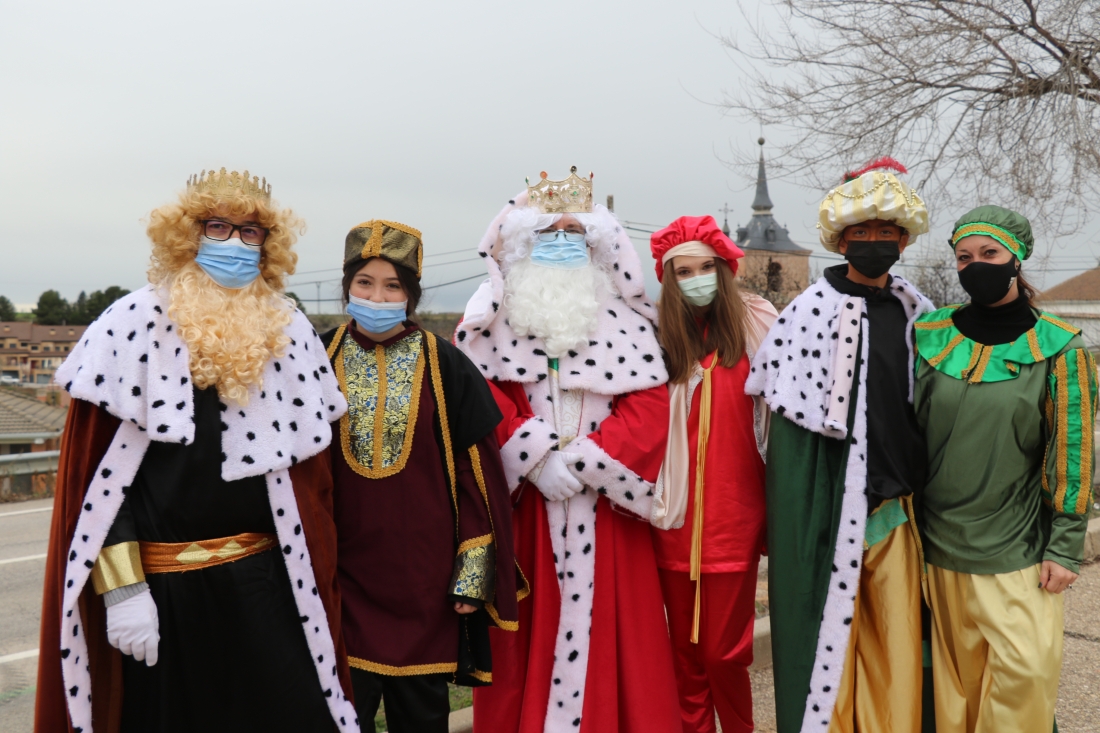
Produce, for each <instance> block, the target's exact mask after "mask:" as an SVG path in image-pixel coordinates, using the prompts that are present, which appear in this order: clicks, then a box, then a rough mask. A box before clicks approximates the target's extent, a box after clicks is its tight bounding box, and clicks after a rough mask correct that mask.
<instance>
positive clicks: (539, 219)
mask: <svg viewBox="0 0 1100 733" xmlns="http://www.w3.org/2000/svg"><path fill="white" fill-rule="evenodd" d="M572 216H575V217H576V218H577V221H579V222H580V223H581V225H582V226H584V230H585V235H584V241H585V242H586V243H587V244H588V258H589V260H590V261H591V262H592V263H594V264H595V265H596V266H597V267H599V268H600V270H602V271H603V272H604V273H606V274H607V275H610V274H611V272H612V270H613V269H614V267H615V263H616V261H617V260H618V253H617V252H616V251H615V243H616V241H617V239H618V229H619V222H618V221H617V220H616V219H615V215H614V214H612V213H611V212H610V211H608V210H607V209H606V208H605V207H603V206H595V207H593V210H592V212H591V213H588V214H573V215H572ZM561 217H562V214H542V213H539V211H538V209H536V208H534V207H532V206H524V207H522V208H518V209H516V210H515V211H512V212H510V213H509V214H508V216H507V217H505V219H504V224H503V226H501V230H500V235H501V240H502V242H503V244H504V248H503V251H502V253H501V258H500V269H501V272H502V273H503V274H504V275H505V276H507V275H508V271H509V270H510V269H511V268H512V267H513V266H514V265H515V264H516V263H517V262H521V261H523V260H526V259H528V258H529V257H530V256H531V250H532V249H533V248H534V246H535V234H536V232H539V231H541V230H543V229H545V228H547V227H548V226H550V225H551V224H553V223H554V222H556V221H558V220H560V219H561ZM608 282H609V283H610V278H609V279H608Z"/></svg>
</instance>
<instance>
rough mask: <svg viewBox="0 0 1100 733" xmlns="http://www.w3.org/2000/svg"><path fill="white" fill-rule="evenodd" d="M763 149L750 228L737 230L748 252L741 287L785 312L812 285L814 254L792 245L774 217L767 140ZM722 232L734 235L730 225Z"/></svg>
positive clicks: (742, 269)
mask: <svg viewBox="0 0 1100 733" xmlns="http://www.w3.org/2000/svg"><path fill="white" fill-rule="evenodd" d="M757 143H758V144H759V145H760V166H759V168H758V169H757V174H756V198H754V199H753V202H752V218H750V219H749V223H748V225H747V226H743V227H742V226H739V227H737V233H736V237H735V241H736V242H737V246H738V247H740V248H741V249H742V250H744V252H745V258H744V259H743V260H741V266H740V269H739V271H738V278H739V280H740V285H741V286H742V287H744V288H747V289H748V290H751V291H753V292H755V293H757V294H759V295H761V296H763V297H764V298H767V299H768V300H770V301H771V302H772V304H773V305H775V307H776V308H777V309H782V308H783V307H784V306H785V305H787V303H789V302H791V301H792V300H794V297H795V296H796V295H798V294H799V293H801V292H802V291H803V290H805V289H806V287H807V286H808V285H809V284H810V250H808V249H806V248H805V247H800V246H798V245H797V244H795V243H794V242H792V241H791V237H790V234H789V233H788V231H787V227H784V226H780V225H779V223H778V222H777V221H776V220H775V217H774V216H772V200H771V197H770V196H769V195H768V177H767V173H766V172H765V170H764V138H760V139H759V140H757ZM722 231H724V232H725V233H726V234H727V236H728V235H729V233H730V229H729V222H728V221H727V222H726V223H724V224H723V226H722Z"/></svg>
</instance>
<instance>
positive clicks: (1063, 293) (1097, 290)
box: [1042, 267, 1100, 301]
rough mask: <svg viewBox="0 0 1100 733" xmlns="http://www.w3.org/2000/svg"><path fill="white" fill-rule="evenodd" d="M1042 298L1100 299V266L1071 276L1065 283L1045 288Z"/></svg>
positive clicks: (1046, 299)
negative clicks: (1048, 288)
mask: <svg viewBox="0 0 1100 733" xmlns="http://www.w3.org/2000/svg"><path fill="white" fill-rule="evenodd" d="M1042 300H1044V301H1055V300H1093V301H1100V267H1097V268H1094V269H1092V270H1086V271H1085V272H1082V273H1081V274H1080V275H1077V276H1076V277H1071V278H1070V279H1069V280H1066V281H1065V282H1064V283H1059V284H1058V285H1055V286H1054V287H1053V288H1051V289H1050V290H1044V291H1043V295H1042Z"/></svg>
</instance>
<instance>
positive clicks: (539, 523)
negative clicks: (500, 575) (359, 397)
mask: <svg viewBox="0 0 1100 733" xmlns="http://www.w3.org/2000/svg"><path fill="white" fill-rule="evenodd" d="M491 384H492V386H493V388H494V394H495V396H496V397H497V403H498V405H499V406H500V409H501V412H502V413H503V414H504V420H502V421H501V423H500V425H499V427H498V428H497V438H498V440H499V442H500V443H501V445H504V444H505V443H507V441H508V439H509V438H511V437H512V434H513V433H514V432H516V431H517V430H518V429H519V428H520V426H522V425H524V423H526V422H527V421H528V420H529V419H530V418H532V417H533V415H534V412H533V411H532V409H531V406H530V404H529V402H528V399H527V395H526V393H525V391H524V385H523V384H519V383H515V382H496V383H491ZM611 402H612V408H611V415H610V416H609V417H607V418H605V419H604V420H603V421H602V423H600V424H599V425H598V426H597V428H596V430H595V431H593V432H591V433H589V434H588V436H587V437H588V438H589V439H590V440H592V441H593V442H595V443H596V444H597V445H598V446H599V447H600V448H602V449H603V450H604V451H606V452H607V454H608V455H610V456H611V457H612V458H614V459H616V460H618V461H619V462H620V463H622V464H623V465H624V466H626V467H627V468H629V469H630V470H632V471H634V472H635V473H636V474H638V475H639V476H640V477H641V478H643V479H645V480H646V481H650V482H652V481H654V480H656V478H657V473H658V470H659V468H660V463H661V458H662V456H663V455H664V450H663V449H664V443H665V437H666V432H667V426H668V392H667V390H666V389H665V387H664V386H661V387H656V388H653V389H648V390H640V391H636V392H630V393H628V394H625V395H621V396H617V397H614V398H611ZM513 500H514V501H515V510H514V512H513V518H512V522H513V531H514V535H515V551H516V558H517V560H518V561H519V564H520V567H521V568H523V570H524V572H525V573H526V574H527V579H528V581H529V582H530V585H531V595H530V596H528V597H527V598H526V599H524V600H523V601H521V602H520V604H519V616H520V622H519V625H520V628H519V632H518V633H514V634H508V633H501V632H499V631H498V630H496V629H494V630H492V631H491V632H490V633H491V634H492V635H493V636H492V644H493V664H494V684H493V686H492V687H490V688H479V689H477V690H475V691H474V728H475V730H480V731H492V733H543V730H544V727H545V724H546V718H547V707H548V705H549V704H550V692H551V688H552V686H553V684H554V682H553V680H552V679H551V677H552V673H551V670H552V667H553V663H554V649H555V636H556V633H557V631H558V620H559V614H560V609H561V604H562V599H561V594H560V592H559V590H558V578H556V577H555V573H556V571H555V563H554V558H553V550H552V547H551V538H550V527H549V523H548V519H547V510H546V501H545V499H544V498H543V496H542V494H541V493H540V492H539V490H538V488H537V487H536V486H534V485H532V484H530V483H528V482H523V483H522V485H521V486H520V487H519V488H518V489H517V490H516V492H515V493H514V494H513ZM596 507H597V509H596V530H595V531H596V543H595V544H596V548H597V549H596V560H595V587H594V598H593V607H592V625H591V642H590V647H589V653H588V668H587V669H588V673H587V676H586V684H585V689H584V707H583V716H582V721H581V724H580V725H579V730H580V733H615V732H618V733H648V732H649V731H653V732H655V733H656V732H664V731H675V730H677V729H678V728H679V725H680V713H679V705H678V702H677V698H676V681H675V678H674V675H673V667H672V650H671V645H670V642H669V638H668V629H667V626H666V624H665V615H664V608H663V606H662V602H661V587H660V583H659V582H658V578H657V565H656V558H655V556H654V551H653V542H652V539H651V537H650V533H649V525H648V523H647V522H645V521H643V520H640V519H639V518H637V517H635V516H633V515H631V514H627V513H625V512H623V511H622V510H615V509H613V507H612V504H611V503H610V502H609V501H608V499H607V497H606V496H601V497H600V498H599V500H598V502H597V504H596Z"/></svg>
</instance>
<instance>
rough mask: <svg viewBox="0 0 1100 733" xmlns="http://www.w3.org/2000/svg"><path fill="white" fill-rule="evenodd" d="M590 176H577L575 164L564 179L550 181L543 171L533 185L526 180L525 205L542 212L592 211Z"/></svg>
mask: <svg viewBox="0 0 1100 733" xmlns="http://www.w3.org/2000/svg"><path fill="white" fill-rule="evenodd" d="M592 178H593V175H592V174H591V173H589V174H588V178H581V177H580V176H578V175H577V166H572V167H571V168H570V169H569V177H568V178H566V179H565V180H564V181H551V180H550V179H549V178H547V177H546V171H543V172H542V173H540V174H539V182H538V183H536V184H535V185H534V186H532V185H531V180H530V179H528V180H527V205H528V206H534V207H536V208H538V210H539V211H540V212H541V213H543V214H587V213H588V212H590V211H592Z"/></svg>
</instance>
